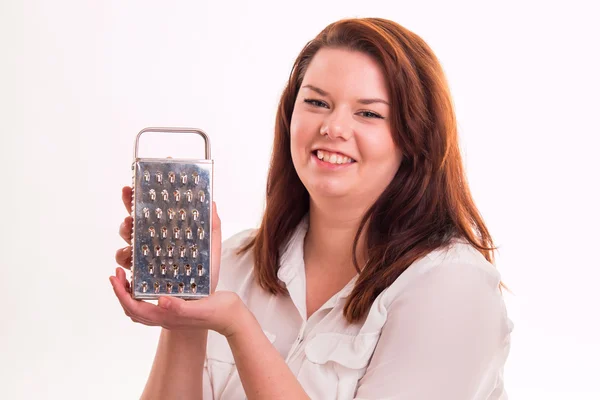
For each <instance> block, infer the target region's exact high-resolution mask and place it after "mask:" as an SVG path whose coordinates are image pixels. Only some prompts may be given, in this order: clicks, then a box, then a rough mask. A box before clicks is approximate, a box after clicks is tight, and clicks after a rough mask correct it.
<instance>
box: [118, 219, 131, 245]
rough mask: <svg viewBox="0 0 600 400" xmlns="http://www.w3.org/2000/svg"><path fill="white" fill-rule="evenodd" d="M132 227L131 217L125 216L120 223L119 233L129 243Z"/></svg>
mask: <svg viewBox="0 0 600 400" xmlns="http://www.w3.org/2000/svg"><path fill="white" fill-rule="evenodd" d="M132 229H133V218H131V217H125V219H124V220H123V222H122V223H121V225H120V226H119V235H120V236H121V237H122V238H123V240H125V241H126V242H127V243H128V244H131V232H132Z"/></svg>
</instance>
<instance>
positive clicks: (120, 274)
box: [115, 268, 131, 292]
mask: <svg viewBox="0 0 600 400" xmlns="http://www.w3.org/2000/svg"><path fill="white" fill-rule="evenodd" d="M115 276H116V277H117V279H118V280H119V283H120V284H121V285H123V286H124V287H125V289H126V290H127V291H128V292H131V290H130V289H131V286H130V285H129V281H128V280H127V275H126V274H125V271H124V270H123V269H122V268H116V270H115Z"/></svg>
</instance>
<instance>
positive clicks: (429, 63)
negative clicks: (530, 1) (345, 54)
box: [240, 18, 495, 322]
mask: <svg viewBox="0 0 600 400" xmlns="http://www.w3.org/2000/svg"><path fill="white" fill-rule="evenodd" d="M324 47H327V48H340V49H347V50H351V51H359V52H362V53H365V54H367V55H369V56H371V57H372V58H373V59H374V60H376V61H377V62H378V63H379V65H380V67H381V68H382V70H383V73H384V75H385V77H386V80H387V85H388V89H389V92H390V94H391V99H390V100H391V102H390V106H391V113H390V124H391V130H392V134H393V136H394V141H395V143H396V144H397V145H398V147H399V148H400V149H401V151H402V162H401V164H400V167H399V168H398V171H397V173H396V175H395V177H394V178H393V180H392V181H391V183H390V184H389V185H388V187H387V188H386V189H385V190H384V192H383V193H382V194H381V195H380V196H379V198H378V199H377V201H375V203H374V204H373V205H372V206H371V208H370V209H369V210H368V211H367V212H366V214H365V215H364V217H363V219H362V221H361V224H360V226H359V229H358V232H357V234H356V237H355V240H354V249H353V261H354V265H355V267H356V269H357V271H358V272H359V276H358V280H357V282H356V285H355V287H354V289H353V291H352V293H351V294H350V296H349V297H348V299H347V302H346V305H345V308H344V316H345V317H346V319H347V320H348V321H349V322H355V321H358V320H360V319H362V318H363V317H364V316H365V315H366V314H367V312H368V311H369V308H370V306H371V304H372V303H373V301H374V300H375V298H376V297H377V296H378V295H379V294H380V293H381V292H382V291H383V290H384V289H385V288H387V287H388V286H390V285H391V284H392V283H393V282H394V281H395V280H396V278H398V276H400V274H402V273H403V272H404V271H405V270H406V269H407V268H408V267H409V266H410V265H411V264H412V263H413V262H414V261H416V260H418V259H419V258H421V257H423V256H425V255H426V254H427V253H429V252H431V251H433V250H436V249H439V248H441V247H444V246H446V245H448V244H449V243H450V241H451V240H452V239H454V238H462V239H465V240H467V241H468V242H470V243H471V244H472V245H473V246H474V247H476V248H477V249H478V250H479V251H480V252H481V253H482V254H483V255H484V256H485V258H486V259H487V260H488V261H490V262H492V263H493V262H494V250H495V248H494V245H493V241H492V238H491V236H490V234H489V232H488V230H487V228H486V226H485V224H484V222H483V219H482V217H481V215H480V214H479V212H478V210H477V208H476V207H475V204H474V202H473V199H472V197H471V193H470V191H469V187H468V185H467V181H466V177H465V172H464V169H463V163H462V157H461V154H460V150H459V143H458V136H457V124H456V117H455V114H454V109H453V104H452V99H451V96H450V92H449V89H448V83H447V81H446V78H445V75H444V72H443V70H442V67H441V65H440V63H439V61H438V59H437V58H436V56H435V55H434V54H433V52H432V50H431V49H430V48H429V46H428V45H427V44H426V43H425V42H424V41H423V39H421V38H420V37H419V36H417V35H416V34H414V33H412V32H411V31H409V30H407V29H406V28H404V27H402V26H400V25H398V24H397V23H395V22H393V21H389V20H385V19H379V18H364V19H347V20H341V21H338V22H335V23H333V24H331V25H329V26H327V27H326V28H325V29H324V30H323V31H322V32H321V33H319V35H317V37H316V38H315V39H314V40H312V41H310V42H309V43H308V44H307V45H306V46H305V47H304V49H303V50H302V51H301V52H300V54H299V55H298V58H297V59H296V61H295V63H294V66H293V69H292V72H291V74H290V78H289V81H288V83H287V86H286V87H285V89H284V91H283V94H282V96H281V100H280V103H279V108H278V111H277V117H276V125H275V139H274V144H273V154H272V157H271V164H270V169H269V175H268V180H267V199H266V210H265V213H264V216H263V219H262V223H261V226H260V228H259V229H258V231H257V233H256V236H255V237H254V238H253V239H252V240H251V241H250V242H249V243H248V244H247V245H246V246H244V247H243V248H242V249H240V252H244V251H249V250H251V249H252V251H253V253H254V254H253V255H254V260H255V272H256V279H258V282H259V284H260V285H261V286H262V287H263V288H264V289H266V290H268V291H270V292H272V293H274V294H284V293H287V291H286V289H285V287H284V286H283V284H282V282H280V281H279V279H278V278H277V270H278V268H279V257H280V251H281V250H282V249H283V246H285V245H286V243H287V241H288V240H289V239H290V237H291V235H292V233H293V231H294V230H295V228H296V227H297V225H298V224H299V223H300V221H301V220H302V218H303V217H304V216H305V215H306V214H307V212H308V211H309V195H308V192H307V190H306V188H305V187H304V185H303V184H302V182H301V181H300V178H299V177H298V175H297V173H296V170H295V168H294V165H293V163H292V157H291V152H290V121H291V119H292V112H293V109H294V103H295V101H296V96H297V94H298V90H299V88H300V86H301V84H302V80H303V78H304V75H305V73H306V69H307V68H308V65H309V64H310V62H311V60H312V58H313V57H314V56H315V54H316V53H317V51H318V50H319V49H321V48H324ZM364 230H366V231H365V232H364V233H365V251H366V254H365V259H366V260H368V261H367V262H366V264H365V265H364V266H363V267H362V268H359V266H358V262H357V255H356V251H357V246H358V239H359V237H360V236H361V233H362V232H363V231H364Z"/></svg>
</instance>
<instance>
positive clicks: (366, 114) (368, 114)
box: [359, 111, 384, 119]
mask: <svg viewBox="0 0 600 400" xmlns="http://www.w3.org/2000/svg"><path fill="white" fill-rule="evenodd" d="M359 114H361V115H362V116H363V117H366V118H379V119H384V118H383V117H382V116H381V115H379V114H376V113H374V112H372V111H360V112H359Z"/></svg>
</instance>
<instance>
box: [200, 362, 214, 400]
mask: <svg viewBox="0 0 600 400" xmlns="http://www.w3.org/2000/svg"><path fill="white" fill-rule="evenodd" d="M202 400H214V394H213V389H212V379H211V376H210V373H209V372H208V364H207V363H206V361H205V362H204V375H203V377H202Z"/></svg>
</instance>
